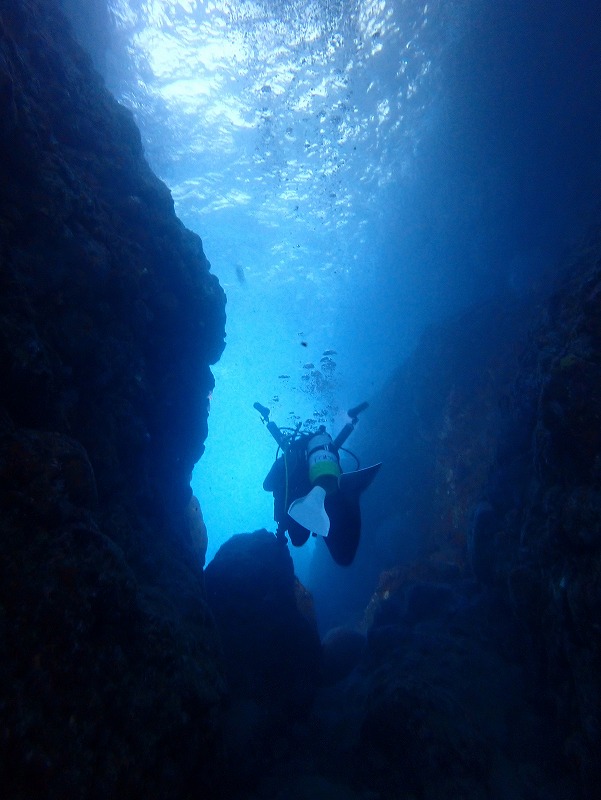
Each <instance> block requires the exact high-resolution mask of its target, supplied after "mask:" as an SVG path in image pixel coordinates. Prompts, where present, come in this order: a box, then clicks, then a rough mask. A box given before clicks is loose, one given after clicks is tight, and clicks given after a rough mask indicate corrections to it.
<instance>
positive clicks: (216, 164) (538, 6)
mask: <svg viewBox="0 0 601 800" xmlns="http://www.w3.org/2000/svg"><path fill="white" fill-rule="evenodd" d="M109 6H110V9H111V14H112V25H113V28H112V31H111V47H110V51H109V53H108V57H107V62H106V76H107V82H108V84H109V86H110V88H111V89H112V91H113V92H114V93H115V94H116V95H117V97H118V98H119V99H120V100H121V101H122V102H124V103H125V104H126V105H128V106H129V107H130V108H132V110H133V111H134V114H135V116H136V119H137V121H138V124H139V125H140V128H141V131H142V136H143V141H144V144H145V149H146V153H147V157H148V159H149V162H150V164H151V166H152V167H153V168H154V170H155V171H156V172H157V174H158V175H159V176H160V177H161V178H162V179H163V180H164V181H165V182H166V183H167V185H168V186H169V187H170V189H171V191H172V193H173V197H174V200H175V204H176V210H177V213H178V215H179V216H180V218H181V219H182V220H183V222H184V223H185V224H186V225H187V226H188V227H189V228H191V229H192V230H194V231H196V232H197V233H199V234H200V236H201V237H202V239H203V243H204V248H205V252H206V254H207V257H208V258H209V260H210V262H211V265H212V269H213V271H214V272H215V274H216V275H217V276H218V277H219V279H220V282H221V283H222V285H223V287H224V289H225V291H226V293H227V298H228V304H227V314H228V322H227V347H226V350H225V352H224V355H223V357H222V359H221V361H220V362H219V363H218V364H216V365H215V367H214V374H215V380H216V388H215V391H214V393H213V397H212V401H211V414H210V420H209V425H210V427H209V439H208V441H207V444H206V453H205V455H204V456H203V458H202V460H201V462H200V463H199V465H198V466H197V468H196V470H195V473H194V476H193V484H192V485H193V489H194V492H195V494H196V495H197V496H198V498H199V500H200V503H201V505H202V508H203V513H204V516H205V521H206V523H207V527H208V531H209V538H210V545H209V554H208V557H209V558H211V557H212V555H213V554H214V553H215V551H216V549H217V548H218V547H219V545H220V544H221V543H222V542H223V541H224V540H225V539H226V538H228V537H229V536H230V535H231V534H233V533H235V532H240V531H248V530H253V529H256V528H259V527H267V528H271V529H273V524H272V505H271V498H270V496H269V495H267V494H266V493H265V492H263V490H262V487H261V484H262V481H263V478H264V476H265V474H266V472H267V471H268V469H269V467H270V464H271V462H272V459H273V456H274V455H275V443H274V442H273V441H272V440H271V438H270V437H269V435H268V433H267V431H266V430H265V429H264V428H263V427H262V425H261V422H260V418H259V415H258V414H257V412H256V411H254V410H253V408H252V404H253V402H255V401H259V402H260V403H262V404H264V405H266V406H268V407H269V408H270V409H271V411H272V419H274V420H275V421H276V422H277V423H278V424H280V425H290V424H296V422H297V421H304V420H314V421H315V420H316V419H319V420H320V421H321V420H322V419H323V420H325V421H326V422H327V423H328V425H329V426H330V427H331V428H332V429H333V431H334V432H335V431H336V430H337V429H338V428H339V427H341V426H342V425H343V424H344V422H345V420H346V415H345V409H347V408H349V407H350V406H353V405H356V404H357V403H358V402H360V401H362V400H369V399H370V397H372V396H373V395H374V394H375V393H376V392H377V390H378V388H379V387H380V386H382V384H383V383H384V382H385V380H386V379H387V377H388V376H389V375H390V374H391V373H392V372H393V370H394V369H395V367H396V366H397V365H398V364H399V363H400V362H401V361H402V359H403V358H404V357H405V356H407V355H408V354H409V353H410V352H411V349H412V347H413V346H414V344H415V342H416V340H417V337H418V336H419V334H420V332H421V331H422V330H423V328H424V326H425V325H426V324H428V323H429V322H430V321H432V320H436V319H440V318H442V317H444V316H445V315H448V314H451V313H453V312H454V311H456V310H457V309H461V308H465V307H467V306H469V304H470V303H472V302H474V301H477V300H478V299H480V298H483V297H486V296H487V295H489V294H491V293H493V292H495V291H498V290H501V289H504V290H505V289H507V288H508V287H509V288H510V290H511V291H513V292H516V293H522V294H523V293H527V292H529V291H530V290H531V288H532V285H533V283H534V282H536V280H537V279H538V278H539V277H540V275H541V274H542V273H543V272H544V271H545V269H547V268H548V266H549V264H550V263H552V262H554V261H555V260H557V258H558V257H559V256H560V254H561V252H562V248H563V247H564V246H565V245H566V243H568V242H569V241H571V240H572V238H573V237H574V236H575V235H576V234H577V232H578V231H579V230H580V229H581V228H582V227H583V226H584V225H585V224H586V220H587V215H588V213H589V212H590V210H591V208H592V207H593V206H594V204H595V202H596V194H595V192H596V188H597V186H598V183H599V177H600V172H601V168H600V158H599V154H600V148H599V144H598V140H599V136H598V134H599V130H600V129H599V111H598V107H599V105H600V104H599V102H598V100H599V98H598V96H597V94H598V86H599V82H598V81H599V77H600V70H599V59H598V57H597V54H596V47H597V43H598V38H597V34H598V32H597V31H596V30H595V29H596V27H598V22H597V21H596V19H597V17H598V16H599V15H598V14H595V4H594V3H576V2H572V3H569V2H568V3H565V2H564V3H559V2H554V1H553V0H551V2H520V3H518V2H508V1H504V0H501V2H498V3H494V4H493V3H492V2H490V1H489V2H484V0H456V1H455V2H449V0H435V1H434V2H415V0H348V1H347V0H331V1H330V2H328V1H327V0H319V1H318V2H307V0H291V1H289V2H283V1H282V0H256V1H255V2H232V1H230V2H228V1H227V0H211V1H209V2H200V0H199V1H198V2H197V1H196V0H179V1H178V2H176V0H160V1H159V0H155V2H140V0H110V3H109ZM327 351H334V353H332V354H331V355H330V356H329V357H330V358H331V361H328V362H322V361H321V359H322V358H324V353H326V352H327ZM324 363H325V364H326V366H325V368H324V367H323V364H324ZM308 365H314V366H313V367H311V366H308ZM282 376H286V377H282ZM368 414H369V412H367V413H366V415H365V418H364V419H363V420H362V421H361V425H362V426H364V427H366V428H368V427H369V417H368ZM393 414H394V411H393V410H391V415H392V416H393ZM349 444H351V445H352V440H351V442H350V443H349ZM306 557H307V555H306V554H305V558H306Z"/></svg>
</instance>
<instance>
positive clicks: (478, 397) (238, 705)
mask: <svg viewBox="0 0 601 800" xmlns="http://www.w3.org/2000/svg"><path fill="white" fill-rule="evenodd" d="M0 48H1V49H0V59H1V60H0V103H1V115H0V156H1V157H0V247H1V249H0V258H1V264H0V269H1V271H0V282H1V294H0V304H1V306H2V311H1V315H0V334H1V335H0V365H1V367H2V380H1V382H0V386H1V389H0V398H1V399H0V504H1V513H2V516H1V521H0V641H1V648H2V657H1V661H0V679H1V680H0V781H1V784H2V786H3V796H4V797H6V798H10V800H13V799H14V800H17V798H35V797H40V798H41V797H43V798H48V800H52V799H53V798H59V797H60V798H69V797H86V798H106V797H119V798H120V797H123V798H126V797H127V798H138V797H139V798H142V797H144V798H166V797H169V798H182V799H183V798H192V797H196V796H202V797H210V798H213V797H214V798H234V797H235V798H240V800H242V798H247V800H251V799H255V798H256V800H263V798H264V799H265V800H268V799H271V798H273V799H274V800H275V799H276V798H282V800H283V798H299V800H300V798H307V799H308V798H315V797H324V798H326V797H327V798H337V799H338V798H340V800H356V799H357V798H365V800H367V798H370V800H375V799H376V798H381V800H405V799H406V800H413V799H414V798H416V799H417V798H425V799H426V800H437V798H443V797H445V798H447V797H458V798H459V797H461V798H470V800H471V799H472V798H473V799H474V800H476V799H479V798H499V799H503V800H504V799H505V798H507V799H509V798H512V799H513V798H524V800H526V798H552V800H563V799H564V798H565V800H567V799H568V798H570V800H574V798H583V800H591V799H592V798H594V797H596V791H597V787H598V785H599V780H600V779H601V775H600V774H599V770H600V767H599V760H598V752H599V744H600V737H601V702H600V697H599V695H600V692H601V634H600V628H599V619H600V618H599V614H600V608H601V603H600V600H601V500H600V498H601V493H600V492H601V485H600V484H601V438H600V430H601V428H600V425H599V421H600V415H601V399H600V398H601V324H600V322H599V320H600V319H601V313H600V312H601V308H600V305H601V237H600V235H599V230H601V228H600V229H599V230H592V231H591V232H590V234H589V235H588V237H587V238H586V239H584V240H583V241H582V242H581V243H580V244H579V245H578V246H576V247H574V249H573V251H572V253H571V254H569V255H568V256H566V258H565V259H564V261H563V262H562V263H561V264H560V265H558V267H557V269H556V270H555V276H554V286H553V288H552V290H551V291H549V290H548V288H547V287H540V290H539V291H538V292H537V293H533V295H532V297H529V298H527V299H525V298H523V297H522V298H521V299H519V300H518V299H516V298H512V297H510V296H507V297H504V298H502V299H501V301H500V302H499V304H498V305H496V306H495V305H494V304H491V305H487V306H483V307H480V308H478V309H474V310H473V311H471V312H469V313H468V314H467V315H464V316H462V317H461V318H459V319H451V320H449V321H447V322H445V323H441V324H440V325H439V326H435V327H432V328H431V329H429V330H428V331H426V333H425V334H424V335H423V337H422V339H421V341H420V344H419V346H418V348H417V349H416V351H415V353H414V354H413V356H412V357H411V358H410V359H409V360H408V361H407V362H406V363H405V364H404V365H401V366H400V367H399V369H398V370H397V372H396V373H395V375H394V376H393V377H392V378H391V379H390V381H389V382H388V384H387V385H386V386H385V388H384V389H383V390H382V392H381V393H380V394H379V395H378V396H376V397H374V398H371V399H370V400H371V403H372V407H373V408H374V409H375V411H376V412H382V413H376V415H375V417H376V419H377V420H381V423H380V424H381V429H376V430H375V432H372V436H371V440H370V443H368V442H364V443H363V445H364V450H365V451H366V455H367V457H368V458H371V457H372V456H373V458H374V460H375V459H376V458H381V459H382V460H384V461H385V462H386V463H388V464H393V463H394V464H396V470H393V469H390V468H389V469H388V471H383V474H382V477H381V482H380V483H379V484H378V483H376V484H375V485H374V487H373V491H372V493H371V494H368V495H366V502H368V503H370V504H372V507H373V508H372V511H373V514H372V515H371V518H376V519H377V525H375V526H374V529H373V530H368V531H364V534H363V536H364V539H365V540H366V541H367V542H369V543H370V544H371V546H372V547H373V548H374V552H375V551H376V550H377V548H378V547H379V548H380V550H381V549H386V548H388V551H387V552H388V556H387V558H388V561H389V562H390V564H391V566H390V568H388V569H387V570H386V572H384V573H383V574H380V572H381V570H379V562H378V561H377V560H376V559H375V558H374V563H373V565H370V569H369V570H368V571H367V572H366V576H365V584H366V590H367V591H368V592H369V593H370V594H371V595H372V599H371V602H370V603H369V604H367V606H366V607H365V608H363V609H361V610H360V611H361V614H360V617H361V618H360V624H359V625H358V626H357V628H356V629H354V630H340V629H339V630H334V631H331V632H329V633H328V634H327V635H326V636H325V637H322V640H321V641H320V636H319V633H318V629H317V625H316V622H315V608H314V604H319V593H316V594H315V598H314V600H313V599H312V598H311V597H310V595H309V594H308V592H307V591H306V590H305V589H304V588H303V587H302V586H301V585H300V584H299V583H298V581H296V580H295V577H294V571H293V567H292V561H291V559H290V556H289V555H288V553H287V552H286V550H285V549H283V548H282V547H281V545H280V544H279V543H276V541H275V538H274V537H273V536H272V535H271V534H270V533H268V532H265V531H256V532H254V533H252V534H247V535H241V534H240V532H238V531H232V534H237V535H235V536H233V538H232V539H231V540H230V541H229V542H227V543H226V545H224V546H223V547H222V549H221V550H220V551H219V552H218V554H217V556H216V558H215V559H214V561H213V562H211V564H210V565H209V566H208V567H206V569H204V560H205V550H206V536H207V532H206V530H205V528H204V525H203V522H202V514H201V511H200V507H199V504H198V501H197V500H196V499H195V498H193V497H192V496H191V491H190V488H189V483H190V473H191V471H192V468H193V466H194V464H195V462H196V461H198V459H199V458H201V456H202V452H203V447H204V442H205V440H206V437H207V430H208V428H207V419H208V404H209V397H210V393H211V391H212V388H213V378H212V375H211V371H210V367H211V365H212V364H214V363H215V362H216V361H217V360H218V359H219V357H220V355H221V353H222V351H223V346H224V336H225V295H224V292H223V291H222V289H221V287H220V286H219V283H218V281H217V279H216V278H215V277H214V276H213V275H212V273H211V271H210V266H209V263H208V261H207V258H206V256H205V254H204V251H203V246H202V243H201V241H200V240H199V238H198V237H197V236H196V235H195V234H193V233H191V232H190V231H188V230H186V228H184V226H183V225H182V224H181V223H180V222H179V220H178V219H177V217H176V216H175V213H174V208H173V202H172V199H171V196H170V193H169V191H168V189H167V188H166V187H165V186H164V184H162V183H161V182H160V181H159V180H158V179H157V178H156V177H155V176H154V175H153V174H152V172H151V170H150V168H149V167H148V165H147V163H146V161H145V159H144V155H143V148H142V144H141V140H140V135H139V133H138V131H137V129H136V127H135V124H134V122H133V119H132V117H131V115H130V114H129V112H127V111H126V110H125V109H124V108H123V107H121V106H120V105H118V104H117V103H116V102H115V101H114V99H113V98H112V97H111V96H110V94H109V93H108V92H107V91H106V89H105V88H104V87H103V84H102V81H101V79H100V77H99V76H98V75H97V74H96V72H95V71H94V69H93V66H92V63H91V61H90V59H89V57H88V56H87V55H86V54H85V53H84V52H83V51H82V50H81V49H80V47H79V46H78V45H77V44H76V43H75V42H74V40H73V39H72V37H71V34H70V32H69V27H68V24H67V23H66V20H65V19H64V17H63V16H62V14H61V12H60V10H59V7H58V4H57V3H55V2H49V1H48V0H45V2H42V0H21V1H20V2H19V1H18V0H4V2H3V5H2V9H1V10H0ZM441 364H444V365H445V369H441V368H440V365H441ZM391 409H393V410H394V414H393V415H392V416H393V418H394V419H397V420H402V422H401V423H399V424H398V426H396V427H395V429H394V432H393V435H392V434H391V431H390V429H389V419H390V417H391V413H390V410H391ZM370 447H371V448H373V453H372V452H370ZM399 452H400V453H401V456H399ZM391 497H392V498H394V507H395V509H401V510H402V513H397V514H396V515H395V514H392V513H390V498H391ZM374 509H375V510H374ZM378 513H379V517H378ZM248 530H249V531H252V530H253V521H252V520H249V525H248ZM402 530H403V531H407V530H408V531H409V532H410V535H411V536H413V537H414V543H413V544H414V546H413V547H412V549H411V552H408V551H406V550H403V549H402V548H401V546H400V545H399V549H398V550H395V549H394V548H395V545H394V543H395V542H398V541H400V539H401V531H402ZM208 535H209V536H210V531H209V532H208ZM403 535H405V534H403ZM391 549H392V551H391ZM328 569H331V565H328V566H327V567H325V566H324V567H323V570H324V572H323V579H324V581H326V580H327V570H328Z"/></svg>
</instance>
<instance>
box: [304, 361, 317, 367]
mask: <svg viewBox="0 0 601 800" xmlns="http://www.w3.org/2000/svg"><path fill="white" fill-rule="evenodd" d="M314 368H315V364H313V363H311V361H309V363H308V364H303V369H314Z"/></svg>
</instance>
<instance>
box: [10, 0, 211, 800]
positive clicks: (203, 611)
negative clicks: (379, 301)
mask: <svg viewBox="0 0 601 800" xmlns="http://www.w3.org/2000/svg"><path fill="white" fill-rule="evenodd" d="M224 322H225V297H224V294H223V291H222V290H221V287H220V286H219V284H218V281H217V279H216V278H215V277H214V276H213V275H211V273H210V269H209V264H208V262H207V259H206V257H205V255H204V253H203V249H202V243H201V241H200V239H199V238H198V237H197V236H196V235H195V234H193V233H191V232H190V231H188V230H186V229H185V228H184V226H183V225H182V224H181V223H180V221H179V220H178V219H177V218H176V216H175V213H174V208H173V202H172V198H171V196H170V193H169V191H168V190H167V188H166V187H165V186H164V185H163V184H162V183H161V182H160V181H159V180H158V179H157V178H156V177H155V176H154V175H153V173H152V172H151V170H150V169H149V167H148V165H147V163H146V161H145V159H144V156H143V151H142V145H141V141H140V136H139V133H138V130H137V129H136V126H135V124H134V122H133V119H132V117H131V114H130V113H129V112H128V111H126V110H125V109H124V108H122V107H121V106H119V105H118V104H117V103H116V102H115V101H114V99H113V98H112V97H111V96H110V95H109V93H108V92H107V91H106V90H105V88H104V86H103V84H102V81H101V79H100V78H99V76H98V75H97V74H96V73H95V72H94V70H93V68H92V66H91V62H90V60H89V57H88V56H87V55H85V54H84V52H83V51H82V50H81V49H80V47H79V46H78V45H76V44H75V42H74V41H73V39H72V38H71V35H70V33H69V30H68V25H67V23H66V21H65V19H64V18H63V16H62V15H61V13H60V12H59V11H58V8H57V5H56V3H55V2H52V1H51V0H3V3H2V6H1V8H0V374H1V375H2V379H1V380H0V640H1V643H0V647H1V649H2V653H3V655H2V660H1V663H0V719H1V720H2V722H1V730H0V783H1V785H2V787H3V796H4V797H25V796H27V797H41V796H43V797H46V798H55V797H65V796H85V797H90V798H92V797H108V796H113V797H114V796H127V797H132V798H133V797H141V796H144V797H145V798H151V797H166V796H179V795H180V794H182V793H184V792H185V791H187V790H188V788H189V786H190V785H192V784H193V785H194V786H195V787H197V786H198V782H199V780H202V784H203V786H204V787H205V793H209V792H210V788H211V781H212V780H213V777H214V776H215V774H216V771H217V769H218V766H217V765H218V763H219V750H218V742H219V734H218V731H217V725H216V718H215V714H216V712H215V709H216V708H217V706H218V705H219V703H220V702H221V698H222V696H223V692H224V681H223V673H222V667H221V661H220V649H219V644H218V641H217V636H216V633H215V628H214V623H213V621H212V617H211V615H210V612H209V610H208V607H207V605H206V603H205V600H204V587H203V578H202V571H201V569H202V564H203V561H204V551H203V535H204V534H203V530H204V529H203V526H202V517H201V515H200V510H199V508H198V507H197V504H196V505H194V502H193V501H192V502H191V492H190V488H189V477H190V473H191V470H192V467H193V465H194V463H195V462H196V461H197V460H198V458H199V457H200V456H201V454H202V452H203V447H204V445H203V442H204V439H205V438H206V435H207V416H208V403H209V396H210V392H211V390H212V387H213V378H212V375H211V371H210V364H212V363H214V362H215V361H216V360H217V359H218V358H219V356H220V354H221V352H222V349H223V340H224ZM192 536H196V539H197V541H196V542H194V541H192ZM205 545H206V543H205ZM212 776H213V777H212ZM215 780H217V779H216V778H215Z"/></svg>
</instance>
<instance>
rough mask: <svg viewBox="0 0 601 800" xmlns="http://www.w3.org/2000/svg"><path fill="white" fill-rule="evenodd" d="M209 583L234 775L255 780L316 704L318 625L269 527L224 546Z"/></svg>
mask: <svg viewBox="0 0 601 800" xmlns="http://www.w3.org/2000/svg"><path fill="white" fill-rule="evenodd" d="M206 587H207V597H208V600H209V604H210V606H211V609H212V611H213V613H214V615H215V619H216V622H217V626H218V629H219V632H220V634H221V640H222V642H223V649H224V658H225V666H226V675H227V680H228V687H229V690H230V698H229V704H228V709H227V713H226V722H227V724H226V732H227V737H226V744H227V747H228V753H229V757H230V761H231V763H232V768H231V769H230V771H229V774H228V777H229V779H230V781H231V784H232V786H235V785H236V784H244V783H249V782H255V783H256V782H257V781H258V780H259V778H260V777H261V776H262V774H263V773H264V772H265V771H266V769H268V768H269V767H270V766H271V764H272V762H273V761H274V760H277V759H278V758H281V757H282V747H283V746H284V748H283V749H284V752H285V751H286V747H289V746H290V733H291V731H292V730H293V729H294V726H295V725H297V724H298V723H299V721H301V720H303V719H306V717H307V715H308V713H309V711H310V709H311V704H312V701H313V699H314V697H315V694H316V690H317V686H318V683H319V680H320V676H321V646H320V641H319V636H318V633H317V624H316V622H315V619H314V618H312V617H311V616H308V615H307V614H306V611H305V610H304V609H305V608H306V604H305V602H303V601H304V596H303V592H302V587H300V585H298V583H297V581H296V579H295V577H294V568H293V565H292V558H291V557H290V553H289V552H288V548H287V547H286V545H285V544H283V543H282V542H280V541H278V540H277V539H276V537H275V536H274V534H272V533H269V532H267V531H265V530H262V531H255V532H254V533H248V534H238V535H236V536H233V537H232V538H231V539H229V540H228V541H227V542H226V543H225V544H224V545H222V546H221V547H220V549H219V550H218V551H217V554H216V555H215V558H214V559H213V560H212V561H211V563H210V564H209V565H208V566H207V569H206ZM234 765H235V766H234Z"/></svg>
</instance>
